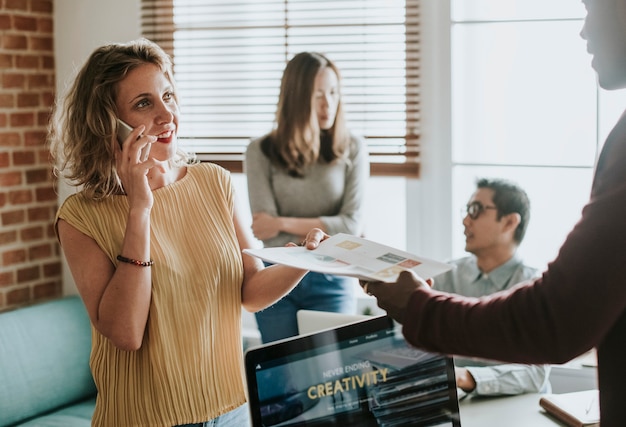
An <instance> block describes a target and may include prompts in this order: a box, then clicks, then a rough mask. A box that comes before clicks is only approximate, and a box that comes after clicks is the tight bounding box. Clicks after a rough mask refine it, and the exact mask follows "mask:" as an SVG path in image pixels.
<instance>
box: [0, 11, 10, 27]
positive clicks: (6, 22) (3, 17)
mask: <svg viewBox="0 0 626 427" xmlns="http://www.w3.org/2000/svg"><path fill="white" fill-rule="evenodd" d="M10 28H11V16H10V15H7V14H5V13H3V14H0V30H8V29H10Z"/></svg>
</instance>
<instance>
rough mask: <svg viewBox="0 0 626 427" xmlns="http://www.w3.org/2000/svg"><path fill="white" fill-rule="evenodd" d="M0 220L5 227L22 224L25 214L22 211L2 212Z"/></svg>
mask: <svg viewBox="0 0 626 427" xmlns="http://www.w3.org/2000/svg"><path fill="white" fill-rule="evenodd" d="M0 218H1V219H2V225H3V226H5V227H6V226H7V225H14V224H23V223H24V220H25V219H26V212H24V211H23V210H18V211H9V212H2V213H1V214H0Z"/></svg>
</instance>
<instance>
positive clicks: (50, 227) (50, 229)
mask: <svg viewBox="0 0 626 427" xmlns="http://www.w3.org/2000/svg"><path fill="white" fill-rule="evenodd" d="M55 211H56V208H55ZM47 236H48V237H49V238H51V239H55V240H56V238H57V233H56V228H55V227H54V224H53V223H50V224H48V233H47ZM56 247H57V248H59V245H57V246H56ZM56 253H57V255H60V254H61V253H60V252H59V251H56Z"/></svg>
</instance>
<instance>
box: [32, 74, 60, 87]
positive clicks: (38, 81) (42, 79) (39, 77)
mask: <svg viewBox="0 0 626 427" xmlns="http://www.w3.org/2000/svg"><path fill="white" fill-rule="evenodd" d="M27 77H28V88H29V89H41V88H43V89H49V88H51V87H53V86H54V82H53V80H54V76H53V75H52V74H33V75H29V76H27Z"/></svg>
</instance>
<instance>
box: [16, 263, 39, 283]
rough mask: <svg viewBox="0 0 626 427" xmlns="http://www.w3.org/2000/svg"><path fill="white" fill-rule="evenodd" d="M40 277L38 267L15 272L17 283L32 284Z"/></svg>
mask: <svg viewBox="0 0 626 427" xmlns="http://www.w3.org/2000/svg"><path fill="white" fill-rule="evenodd" d="M40 277H41V273H40V271H39V266H33V267H28V268H23V269H21V270H17V283H24V282H32V281H33V280H37V279H39V278H40Z"/></svg>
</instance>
